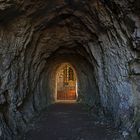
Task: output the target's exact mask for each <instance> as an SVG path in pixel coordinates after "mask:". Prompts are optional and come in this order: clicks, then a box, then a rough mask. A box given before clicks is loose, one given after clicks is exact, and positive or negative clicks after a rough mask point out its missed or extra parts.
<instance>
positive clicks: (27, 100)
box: [0, 0, 140, 140]
mask: <svg viewBox="0 0 140 140" xmlns="http://www.w3.org/2000/svg"><path fill="white" fill-rule="evenodd" d="M139 5H140V2H139V1H138V0H131V1H129V0H122V1H120V0H118V1H115V0H112V1H111V0H61V1H57V0H53V1H46V0H38V1H37V0H35V1H32V0H29V1H27V0H21V1H19V0H5V1H2V2H0V139H1V140H16V138H18V136H21V135H22V134H23V133H24V131H25V130H26V129H27V128H28V124H29V123H30V122H31V121H32V120H33V118H34V117H35V116H36V115H38V114H39V113H40V112H42V111H43V110H45V109H47V108H48V106H50V105H53V104H55V103H57V102H64V101H74V102H76V103H77V104H84V105H86V106H88V108H90V112H93V113H91V114H95V115H97V116H100V115H102V117H103V118H104V119H105V120H106V119H107V118H110V119H111V120H112V123H113V125H114V126H115V127H116V128H119V129H120V131H122V134H124V135H125V134H127V135H129V136H128V140H129V139H130V140H132V139H133V140H137V139H139V137H140V123H139V121H140V102H139V101H140V94H139V93H140V88H139V87H140V52H139V51H140V17H139V14H140V7H139ZM58 81H59V82H58ZM61 82H62V83H61Z"/></svg>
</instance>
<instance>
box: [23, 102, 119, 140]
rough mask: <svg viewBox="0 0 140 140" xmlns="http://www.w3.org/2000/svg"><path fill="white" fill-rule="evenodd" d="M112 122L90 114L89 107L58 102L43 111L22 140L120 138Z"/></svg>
mask: <svg viewBox="0 0 140 140" xmlns="http://www.w3.org/2000/svg"><path fill="white" fill-rule="evenodd" d="M118 135H119V132H118V130H117V129H115V128H114V127H113V126H112V124H111V123H109V122H108V123H107V122H103V121H100V120H99V119H98V118H95V117H93V116H91V115H90V113H89V112H88V111H87V107H86V106H85V105H82V104H76V103H72V104H70V103H63V104H62V103H58V104H54V105H51V106H50V107H49V108H48V109H47V110H45V111H43V112H42V114H40V116H38V118H37V120H36V121H35V122H34V123H32V124H31V125H30V129H29V130H28V132H27V133H26V134H25V135H24V137H22V140H23V139H24V140H40V139H41V140H120V138H118Z"/></svg>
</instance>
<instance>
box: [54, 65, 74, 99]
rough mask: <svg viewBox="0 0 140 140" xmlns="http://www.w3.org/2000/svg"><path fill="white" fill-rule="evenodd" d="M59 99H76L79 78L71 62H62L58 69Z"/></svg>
mask: <svg viewBox="0 0 140 140" xmlns="http://www.w3.org/2000/svg"><path fill="white" fill-rule="evenodd" d="M56 79H57V84H56V85H57V100H65V101H66V100H76V97H77V78H76V74H75V71H74V69H73V67H72V66H70V65H69V64H67V63H66V64H62V65H61V66H60V68H59V69H58V71H57V78H56Z"/></svg>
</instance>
